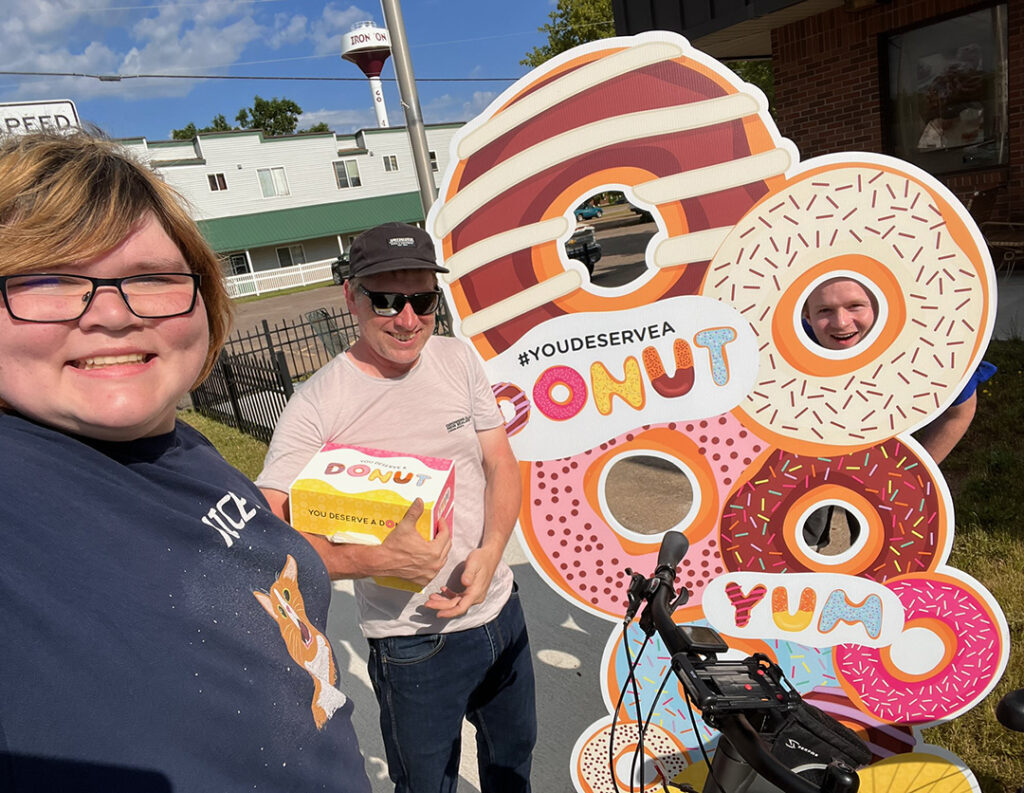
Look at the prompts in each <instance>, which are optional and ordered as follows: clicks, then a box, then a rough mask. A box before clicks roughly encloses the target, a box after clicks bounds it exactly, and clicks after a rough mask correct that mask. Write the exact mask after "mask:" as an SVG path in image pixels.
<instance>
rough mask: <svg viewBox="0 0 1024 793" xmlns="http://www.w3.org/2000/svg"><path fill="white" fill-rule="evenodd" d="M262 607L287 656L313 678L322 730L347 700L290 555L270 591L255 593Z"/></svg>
mask: <svg viewBox="0 0 1024 793" xmlns="http://www.w3.org/2000/svg"><path fill="white" fill-rule="evenodd" d="M253 594H254V595H255V596H256V599H257V600H258V601H259V602H260V605H261V606H263V608H264V609H266V612H267V613H268V614H269V615H270V616H271V617H273V618H274V619H275V620H276V621H277V626H278V628H280V629H281V638H283V639H284V644H285V647H287V648H288V653H289V655H291V657H292V658H293V659H294V660H295V663H297V664H299V666H301V667H302V668H303V669H305V670H306V671H307V672H309V674H310V677H312V678H313V705H312V710H313V720H314V721H315V722H316V727H317V729H318V730H319V729H323V726H324V725H325V724H326V723H327V720H328V719H330V718H331V716H333V715H334V711H336V710H337V709H338V708H340V707H341V706H342V705H344V704H345V703H346V702H347V701H348V700H347V698H346V696H345V695H344V694H343V693H342V692H341V691H339V690H338V689H337V688H335V687H334V684H335V682H337V679H338V672H337V670H336V669H335V668H334V655H333V654H332V653H331V645H330V643H329V642H328V641H327V638H326V637H325V636H324V635H323V633H321V632H320V631H319V630H317V629H316V627H315V626H314V625H313V623H311V622H310V621H309V618H308V617H306V606H305V604H304V603H303V601H302V593H301V592H300V591H299V582H298V569H297V565H296V564H295V560H294V559H293V558H292V557H291V556H290V555H289V556H288V557H287V560H286V561H285V565H284V569H283V570H282V571H281V574H280V575H279V576H278V577H277V580H276V581H274V583H273V584H272V585H271V587H270V591H269V592H253Z"/></svg>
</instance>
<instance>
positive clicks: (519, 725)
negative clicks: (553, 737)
mask: <svg viewBox="0 0 1024 793" xmlns="http://www.w3.org/2000/svg"><path fill="white" fill-rule="evenodd" d="M368 641H369V644H370V658H369V663H368V667H369V671H370V679H371V680H372V681H373V690H374V693H376V695H377V702H378V703H379V704H380V729H381V733H382V734H383V737H384V749H385V751H386V752H387V760H388V771H389V773H390V774H391V780H392V781H393V782H394V783H395V793H454V792H455V789H456V786H457V784H458V778H459V756H460V752H461V745H462V741H461V735H462V719H463V717H466V718H467V719H469V721H470V723H471V724H472V725H473V726H474V727H476V744H477V762H478V764H479V768H480V787H481V790H482V791H483V793H529V790H530V763H531V760H532V755H533V745H534V743H535V742H536V739H537V714H536V707H535V701H534V687H533V661H532V659H531V657H530V642H529V639H528V638H527V635H526V623H525V622H524V620H523V610H522V607H521V606H520V604H519V593H518V591H517V590H516V589H515V588H513V590H512V594H511V595H510V596H509V599H508V602H507V603H506V604H505V606H504V608H502V610H501V613H499V614H498V616H497V617H495V618H494V619H493V620H492V621H491V622H489V623H487V624H486V625H482V626H481V627H479V628H472V629H470V630H465V631H456V632H454V633H439V634H426V635H414V636H391V637H388V638H384V639H368Z"/></svg>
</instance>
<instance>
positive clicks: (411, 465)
mask: <svg viewBox="0 0 1024 793" xmlns="http://www.w3.org/2000/svg"><path fill="white" fill-rule="evenodd" d="M417 498H421V499H423V514H422V515H421V516H420V519H419V520H418V521H417V522H416V529H417V531H419V533H420V534H421V535H422V536H423V538H424V539H427V540H432V539H433V538H434V537H435V536H436V535H437V527H438V524H439V522H440V521H441V520H444V521H445V523H446V524H447V525H448V526H451V525H452V510H453V506H454V503H455V464H454V463H453V462H452V461H451V460H443V459H441V458H438V457H423V456H420V455H416V454H403V453H401V452H389V451H384V450H382V449H368V448H363V447H361V446H346V445H344V444H337V443H328V444H326V445H325V446H324V447H323V449H321V450H320V451H319V452H317V453H316V454H315V455H314V456H313V459H311V460H310V461H309V463H308V464H307V465H306V467H305V468H303V469H302V471H301V472H300V473H299V475H298V477H296V479H295V481H294V482H292V486H291V494H290V506H291V519H292V526H293V527H294V528H296V529H298V530H299V531H306V532H309V533H311V534H322V535H323V536H325V537H327V539H329V540H330V541H331V542H338V543H358V544H360V545H379V544H380V543H381V542H383V540H384V538H385V537H387V536H388V534H390V533H391V530H392V529H394V528H395V526H396V525H397V523H398V521H400V520H401V519H402V517H403V516H404V515H405V512H406V510H407V509H409V506H410V505H411V504H412V502H413V501H414V500H415V499H417ZM374 580H375V581H376V582H377V583H378V584H382V585H383V586H390V587H394V588H396V589H406V590H410V591H412V592H419V591H420V590H421V589H422V587H420V586H418V585H416V584H414V583H412V582H410V581H406V580H404V579H401V578H394V577H390V576H389V577H375V578H374Z"/></svg>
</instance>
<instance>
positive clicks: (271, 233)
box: [198, 192, 423, 253]
mask: <svg viewBox="0 0 1024 793" xmlns="http://www.w3.org/2000/svg"><path fill="white" fill-rule="evenodd" d="M389 220H397V221H400V222H402V223H418V222H421V221H422V220H423V207H422V205H421V204H420V194H419V192H412V193H400V194H398V195H390V196H379V197H377V198H361V199H357V200H355V201H336V202H335V203H332V204H320V205H318V206H311V207H295V208H293V209H278V210H275V211H272V212H257V213H255V214H252V215H240V216H239V217H232V218H217V219H215V220H200V221H198V225H199V230H200V231H201V232H202V233H203V236H204V237H206V241H207V242H209V243H210V246H211V247H212V248H213V249H214V250H215V251H217V252H218V253H226V252H228V251H239V250H245V249H247V248H261V247H264V246H267V245H284V244H288V243H292V242H300V241H302V240H308V239H313V238H315V237H330V236H333V235H336V234H351V233H353V232H357V231H365V230H366V229H368V228H372V227H373V226H376V225H378V224H380V223H386V222H387V221H389Z"/></svg>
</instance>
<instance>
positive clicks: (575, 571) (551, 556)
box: [519, 416, 765, 618]
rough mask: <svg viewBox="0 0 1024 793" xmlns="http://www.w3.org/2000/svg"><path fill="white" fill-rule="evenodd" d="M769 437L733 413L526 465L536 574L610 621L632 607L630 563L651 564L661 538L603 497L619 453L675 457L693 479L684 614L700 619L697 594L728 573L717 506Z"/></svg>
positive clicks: (523, 520)
mask: <svg viewBox="0 0 1024 793" xmlns="http://www.w3.org/2000/svg"><path fill="white" fill-rule="evenodd" d="M764 449H765V446H764V442H763V441H762V440H761V439H760V438H758V437H757V436H756V435H754V434H753V433H751V432H749V431H748V430H746V429H745V428H744V427H743V426H742V425H740V424H739V422H737V421H736V419H735V418H733V417H732V416H718V417H715V418H712V419H706V420H702V421H694V422H686V423H679V424H676V423H674V422H673V423H669V424H665V425H652V426H645V427H641V428H639V429H638V430H636V431H635V432H630V433H626V434H624V435H622V436H619V437H617V438H611V439H610V440H608V441H607V442H606V443H603V444H601V446H600V447H598V448H597V449H592V450H588V451H586V452H583V453H582V454H578V455H573V456H571V457H565V458H560V459H557V460H551V461H541V460H538V461H536V462H533V463H530V464H526V463H524V464H523V465H522V466H521V469H522V471H523V492H524V500H525V501H526V502H527V504H528V506H527V507H524V509H523V511H522V512H521V513H520V517H519V526H520V529H521V531H522V536H523V539H524V540H525V541H526V544H527V547H528V549H529V550H530V552H531V555H532V557H533V558H534V559H535V560H537V561H538V563H539V564H540V572H541V574H542V575H543V576H544V577H545V579H546V580H547V582H548V583H549V584H550V585H551V586H553V587H554V588H555V589H556V591H558V592H559V593H560V594H562V595H563V597H566V598H567V599H569V600H570V601H571V602H574V603H575V604H576V605H578V606H580V607H582V608H584V609H586V610H588V611H590V612H592V613H595V614H597V615H599V616H606V617H608V618H616V617H621V615H622V613H623V612H624V610H625V607H626V587H627V585H628V584H629V576H627V575H626V573H625V568H626V567H632V568H633V569H635V570H647V569H649V568H650V569H653V565H654V562H655V560H656V559H657V556H658V548H659V546H660V544H661V535H660V534H653V535H650V536H642V535H639V534H636V533H631V532H627V531H624V530H623V529H622V528H621V527H620V526H618V522H617V521H616V520H615V518H614V516H613V515H612V514H610V512H609V510H608V509H607V506H606V504H605V502H604V499H603V497H602V487H603V484H604V481H605V479H606V477H607V471H608V469H609V468H610V467H611V466H612V465H614V463H615V462H616V460H617V459H618V458H619V457H620V456H621V455H623V454H628V453H629V452H631V451H632V452H637V453H642V452H651V451H653V452H657V453H659V454H661V455H663V456H664V457H666V458H669V459H673V460H675V461H677V463H678V465H679V467H680V469H681V470H684V471H686V472H688V473H689V474H690V476H691V481H692V482H693V484H694V487H693V497H694V500H695V502H696V503H695V505H694V507H695V508H694V509H693V510H691V516H690V517H689V519H688V521H687V523H686V525H685V526H681V527H679V528H680V530H682V531H683V532H684V534H686V536H687V539H689V541H690V550H689V552H688V553H687V556H686V558H685V559H684V560H683V563H682V566H681V571H680V583H682V584H685V585H686V587H687V588H688V589H689V590H690V592H691V597H690V600H689V602H688V603H687V604H686V606H683V607H681V608H680V610H679V611H678V612H677V613H678V614H679V615H683V616H686V615H690V616H695V617H696V616H699V612H698V608H699V605H700V598H701V593H702V592H703V590H704V587H705V586H706V585H707V583H708V582H709V581H710V580H711V579H712V578H713V577H714V576H715V575H718V574H720V573H721V572H723V571H724V566H723V564H722V560H721V556H720V554H719V552H718V536H717V535H718V533H717V531H715V528H716V524H717V520H718V516H719V515H720V514H721V503H722V502H723V500H724V499H725V498H726V497H727V495H728V493H729V492H730V491H731V490H732V489H733V487H734V486H735V483H736V482H737V481H739V479H740V477H741V476H743V475H744V472H745V471H746V470H747V468H749V466H750V465H751V464H752V462H753V461H754V460H756V459H758V457H759V455H761V454H762V452H763V450H764Z"/></svg>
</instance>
